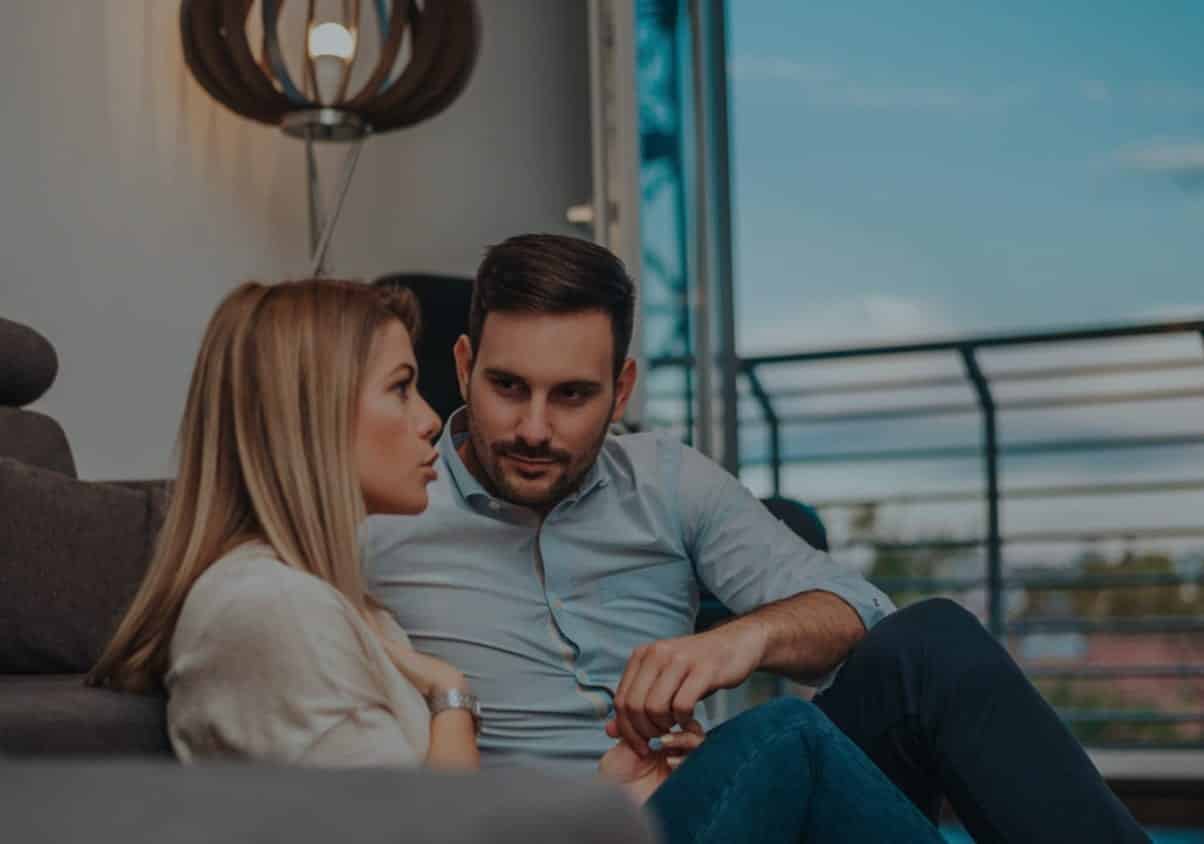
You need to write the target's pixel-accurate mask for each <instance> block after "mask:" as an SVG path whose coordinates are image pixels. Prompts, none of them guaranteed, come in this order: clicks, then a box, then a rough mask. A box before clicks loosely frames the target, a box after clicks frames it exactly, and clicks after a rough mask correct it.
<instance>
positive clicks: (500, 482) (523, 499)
mask: <svg viewBox="0 0 1204 844" xmlns="http://www.w3.org/2000/svg"><path fill="white" fill-rule="evenodd" d="M466 405H467V406H466V407H465V410H464V413H465V415H466V416H467V417H468V420H467V421H468V435H469V443H470V445H471V448H472V450H473V456H474V458H475V462H476V464H477V465H478V466H480V467H481V471H482V472H484V474H485V477H484V478H480V479H479V480H482V481H485V482H486V486H487V487H488V488H489V492H490V494H491V495H494V496H495V497H498V498H502V499H504V500H506V501H509V502H511V503H512V504H519V505H522V506H524V507H531V508H533V509H536V510H544V511H545V512H546V511H548V510H551V509H552V508H553V507H555V506H556V505H557V504H558V503H559V502H560V501H562V500H563V499H564V498H566V497H568V496H569V495H571V494H572V493H573V492H574V491H576V489H577V488H578V487H579V486H580V485H581V481H582V479H584V477H585V475H586V473H587V472H589V470H590V469H591V468H592V467H593V465H594V461H596V460H597V459H598V454H599V452H601V451H602V444H603V443H604V442H605V441H606V434H607V432H608V431H609V430H610V421H609V420H610V416H611V414H612V413H613V412H614V400H612V401H611V406H610V409H609V410H608V411H607V413H606V420H607V421H606V422H605V423H603V425H602V428H601V430H600V431H599V432H598V436H597V437H596V438H595V439H594V442H593V443H592V445H591V446H590V447H589V449H587V450H586V452H585V453H584V455H582V457H583V459H581V460H580V461H578V462H576V464H575V465H574V460H573V455H572V454H571V453H570V452H567V451H562V450H558V449H552V448H535V449H533V448H529V447H528V446H526V445H524V444H522V443H521V442H518V441H516V440H512V441H509V442H496V443H490V442H489V441H488V440H487V439H485V435H484V433H483V432H482V431H481V429H480V428H479V427H478V426H477V423H476V419H475V418H474V417H473V413H472V400H471V398H470V399H469V401H468V402H467V403H466ZM506 456H514V457H521V458H527V459H529V460H552V461H555V463H556V464H557V465H559V466H561V467H562V468H563V473H562V474H561V476H560V477H559V478H558V479H557V480H556V481H555V483H553V484H552V486H551V487H550V488H549V489H548V490H547V492H544V493H541V494H539V495H536V496H531V495H525V494H524V493H522V492H521V491H519V490H518V489H516V488H515V487H514V485H513V484H511V483H510V482H509V481H508V480H507V478H506V473H505V471H504V470H503V469H502V464H501V461H502V458H504V457H506Z"/></svg>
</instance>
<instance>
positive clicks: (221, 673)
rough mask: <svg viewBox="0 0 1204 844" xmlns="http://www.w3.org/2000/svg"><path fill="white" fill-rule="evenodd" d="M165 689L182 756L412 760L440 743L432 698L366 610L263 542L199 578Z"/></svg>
mask: <svg viewBox="0 0 1204 844" xmlns="http://www.w3.org/2000/svg"><path fill="white" fill-rule="evenodd" d="M382 615H383V616H384V618H383V619H382V620H384V621H385V625H383V626H385V627H387V629H388V630H389V632H390V633H391V634H392V635H394V636H396V637H397V638H398V639H399V640H400V641H402V642H403V643H404V644H406V645H407V646H409V639H408V637H407V636H406V634H405V632H404V631H403V630H402V629H401V628H400V627H398V626H397V624H396V623H395V622H394V621H393V620H392V618H391V617H388V616H387V614H382ZM165 685H166V687H167V692H168V702H167V726H168V736H169V738H170V740H171V744H172V747H173V748H174V749H175V752H176V755H177V756H178V757H179V758H180V760H181V761H183V762H195V761H199V760H202V759H213V758H223V757H224V758H230V757H243V758H252V759H260V760H264V761H269V762H278V763H284V764H302V765H315V766H331V767H334V766H339V767H341V766H365V765H368V766H402V767H414V766H417V765H419V764H421V763H422V761H423V759H424V758H425V757H426V753H427V749H428V747H429V746H430V712H429V710H428V708H427V705H426V702H425V701H424V700H423V699H422V696H421V695H420V694H419V693H418V690H417V689H415V688H414V687H413V685H411V684H410V683H409V681H407V680H406V679H405V678H404V677H403V676H402V675H401V673H400V672H399V671H398V670H397V669H396V668H395V667H394V665H393V663H392V662H390V660H389V658H388V656H387V655H386V653H385V650H384V648H383V647H381V645H380V642H379V641H378V640H377V638H376V636H375V634H374V633H373V632H372V630H371V629H370V627H369V625H368V624H367V623H366V622H365V621H364V619H363V618H362V617H361V616H360V614H359V613H358V612H357V611H356V609H355V608H354V607H353V606H352V605H351V603H350V602H349V601H348V600H347V599H346V598H345V597H343V595H342V594H340V593H339V592H338V591H337V590H336V589H335V588H334V587H332V586H331V585H330V584H328V583H326V582H324V581H323V580H321V579H319V578H317V577H314V576H313V575H310V574H307V573H305V572H302V571H298V570H297V569H294V568H290V567H289V566H287V565H286V564H285V563H283V562H282V561H281V560H280V559H279V558H278V557H277V556H276V555H275V553H274V551H273V550H272V549H271V548H270V547H269V546H267V545H264V544H262V543H248V544H245V545H241V546H239V547H238V548H235V549H234V550H233V551H231V552H230V553H228V554H226V555H225V556H224V557H222V558H221V559H220V560H218V561H217V562H215V563H214V564H213V565H211V566H210V567H209V569H207V570H206V571H205V573H204V574H203V575H201V577H200V578H199V579H198V580H197V582H196V583H195V584H193V587H192V590H191V591H190V592H189V593H188V597H187V598H186V599H185V601H184V608H183V611H182V612H181V615H180V619H179V622H178V624H177V625H176V630H175V634H174V635H173V637H172V640H171V646H170V665H169V670H168V672H167V675H166V677H165Z"/></svg>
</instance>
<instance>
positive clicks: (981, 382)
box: [961, 345, 1005, 637]
mask: <svg viewBox="0 0 1204 844" xmlns="http://www.w3.org/2000/svg"><path fill="white" fill-rule="evenodd" d="M961 355H962V362H963V363H964V364H965V367H966V376H967V377H968V378H969V379H970V383H972V384H973V385H974V392H975V393H976V394H977V395H978V406H979V409H980V410H981V411H982V438H983V458H984V461H985V469H986V495H987V627H988V628H989V629H990V631H991V633H992V634H994V635H995V636H999V637H1001V636H1003V634H1004V632H1005V631H1004V618H1003V539H1002V536H1001V535H1000V531H999V439H998V432H997V430H996V426H995V416H996V414H995V400H994V398H993V397H992V396H991V387H990V385H989V384H988V383H987V379H986V376H985V375H984V374H983V372H982V369H981V368H980V367H979V366H978V360H977V358H976V357H975V355H974V347H973V346H969V345H966V346H962V347H961Z"/></svg>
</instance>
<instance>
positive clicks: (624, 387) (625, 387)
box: [610, 358, 638, 422]
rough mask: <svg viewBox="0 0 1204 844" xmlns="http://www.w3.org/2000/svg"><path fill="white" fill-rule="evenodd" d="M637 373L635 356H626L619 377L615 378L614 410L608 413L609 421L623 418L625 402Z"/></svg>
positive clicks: (628, 397)
mask: <svg viewBox="0 0 1204 844" xmlns="http://www.w3.org/2000/svg"><path fill="white" fill-rule="evenodd" d="M637 374H638V373H637V367H636V364H635V358H627V360H625V361H623V368H622V369H620V370H619V377H618V378H616V379H615V410H614V413H612V414H611V415H610V421H611V422H618V421H619V420H620V419H622V418H623V413H624V411H626V410H627V402H628V400H630V399H631V393H632V391H633V390H634V389H635V379H636V377H637Z"/></svg>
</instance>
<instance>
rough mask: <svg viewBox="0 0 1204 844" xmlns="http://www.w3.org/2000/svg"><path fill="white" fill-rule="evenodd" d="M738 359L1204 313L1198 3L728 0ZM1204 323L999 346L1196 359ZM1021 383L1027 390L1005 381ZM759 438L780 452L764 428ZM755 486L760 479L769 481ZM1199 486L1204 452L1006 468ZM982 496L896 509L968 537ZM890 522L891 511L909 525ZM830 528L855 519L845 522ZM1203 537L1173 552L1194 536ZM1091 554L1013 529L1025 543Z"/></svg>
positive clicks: (1116, 384) (1120, 412)
mask: <svg viewBox="0 0 1204 844" xmlns="http://www.w3.org/2000/svg"><path fill="white" fill-rule="evenodd" d="M728 52H729V55H728V59H729V65H728V73H729V84H730V103H729V109H730V130H731V156H732V174H733V175H732V178H733V185H732V197H733V209H732V213H733V220H734V247H735V269H736V292H737V336H738V346H739V350H740V352H741V353H742V354H746V355H748V354H756V353H759V352H766V351H781V350H794V349H806V348H817V347H819V348H822V347H831V346H846V345H859V344H866V343H881V342H886V341H898V340H910V339H925V338H930V337H932V336H934V335H938V336H951V335H962V334H975V333H982V332H995V331H1011V330H1023V331H1031V330H1037V329H1044V328H1050V329H1053V328H1062V327H1071V326H1086V325H1095V324H1110V323H1127V322H1133V321H1138V320H1142V321H1144V320H1157V319H1162V318H1169V317H1173V316H1180V317H1196V318H1204V7H1202V6H1201V5H1200V4H1199V3H1198V2H1190V0H1188V1H1187V2H1159V3H1133V2H1118V1H1117V0H1093V2H1082V1H1081V0H1059V2H1058V3H1046V2H1024V3H1013V4H987V3H961V2H920V3H912V4H899V3H887V2H882V1H881V0H879V2H874V3H866V2H859V3H833V2H828V3H822V4H821V3H811V2H801V1H800V0H730V2H729V4H728ZM1200 353H1201V344H1200V338H1199V337H1194V336H1187V337H1180V338H1177V339H1174V340H1161V341H1155V342H1135V343H1109V344H1095V345H1088V346H1083V347H1079V348H1075V349H1068V348H1066V347H1060V348H1058V349H1055V350H1052V351H1049V352H1033V351H1025V352H1021V353H1011V354H995V355H988V356H986V357H987V359H986V360H985V361H984V366H985V367H986V368H987V369H988V371H999V370H1002V369H1006V368H1009V367H1025V366H1038V365H1040V366H1045V365H1065V364H1067V363H1090V362H1102V361H1108V360H1117V359H1121V358H1125V359H1128V360H1134V359H1149V358H1157V357H1180V356H1187V357H1191V356H1193V355H1197V356H1198V355H1200ZM959 371H961V370H960V363H959V362H958V361H957V360H956V359H950V358H944V359H938V358H925V359H910V360H905V361H898V362H893V363H889V364H888V363H883V362H881V361H875V362H873V363H871V364H868V365H863V366H861V367H836V366H826V367H824V368H822V369H815V370H811V371H807V372H804V371H802V370H800V369H798V368H795V369H794V370H793V371H789V370H784V371H778V372H771V373H768V377H767V381H769V382H771V383H772V384H776V385H777V386H782V385H785V384H787V383H796V384H797V383H804V384H805V383H814V382H819V381H823V382H839V381H842V380H856V379H858V378H875V377H882V376H883V375H884V374H895V375H898V374H907V375H915V374H922V373H933V372H940V373H957V372H959ZM1184 387H1186V388H1202V387H1204V378H1202V376H1201V373H1200V372H1199V371H1196V372H1190V371H1189V372H1179V373H1169V374H1165V375H1157V376H1150V375H1146V376H1139V377H1129V378H1127V379H1126V378H1111V379H1085V380H1084V381H1083V382H1082V383H1079V382H1078V381H1076V382H1074V383H1069V382H1068V383H1064V384H1063V383H1057V382H1054V383H1029V384H1018V385H1013V386H1009V387H1007V388H1005V387H1003V386H1002V385H1001V386H1000V388H999V389H1000V392H1001V394H1002V395H1003V396H1004V397H1007V396H1008V395H1012V396H1014V397H1021V396H1033V395H1054V394H1058V395H1065V394H1066V393H1068V392H1074V391H1076V390H1077V391H1081V392H1088V391H1093V390H1105V391H1106V390H1133V389H1151V388H1184ZM1009 391H1010V392H1009ZM930 401H935V402H942V401H970V402H972V401H973V393H972V392H970V390H969V388H968V387H962V388H954V389H951V390H947V391H943V392H941V391H929V392H920V393H914V392H913V393H908V394H902V393H900V394H897V395H885V396H874V397H870V398H868V399H857V398H852V399H850V398H848V397H844V398H840V399H832V400H828V399H803V400H799V401H796V402H795V403H794V405H792V406H790V405H789V404H788V403H787V405H788V406H787V407H784V408H779V410H787V411H788V410H789V409H791V407H792V408H793V409H794V410H799V411H811V412H818V411H827V410H838V409H846V408H850V407H856V406H869V405H881V404H915V403H924V402H930ZM1000 424H1001V430H1002V434H1003V437H1004V439H1005V440H1011V441H1021V440H1036V439H1042V438H1044V439H1056V438H1058V437H1063V438H1067V437H1082V436H1108V435H1116V436H1125V435H1136V434H1158V433H1175V432H1183V431H1196V432H1200V431H1204V401H1200V400H1185V401H1180V402H1162V403H1151V404H1144V405H1134V406H1105V407H1102V408H1100V407H1092V408H1085V409H1077V410H1069V411H1066V412H1056V413H1055V412H1050V413H1011V414H1004V415H1003V416H1002V417H1001V420H1000ZM978 426H979V420H978V419H977V418H976V417H975V416H973V415H970V416H965V417H957V418H944V419H936V420H922V421H919V422H911V423H892V424H889V425H882V424H873V423H857V424H841V425H832V426H827V427H824V426H807V427H799V428H795V429H793V430H792V431H791V432H790V433H789V434H788V435H787V438H786V439H787V450H793V451H796V452H809V453H822V452H825V451H834V450H835V451H840V450H848V449H853V448H857V447H867V446H871V445H872V446H874V447H879V448H886V447H890V446H904V445H960V444H974V443H976V442H977V440H978V436H979V427H978ZM743 437H744V443H745V445H744V447H743V454H745V455H746V456H747V455H755V454H757V453H763V440H760V439H759V437H760V435H759V434H758V433H757V432H756V430H755V429H752V428H746V429H745V430H744V432H743ZM742 477H743V478H744V479H745V480H746V482H747V483H749V485H750V486H751V487H752V488H753V489H754V491H758V492H761V493H764V492H765V491H767V483H768V480H767V475H766V473H765V472H764V471H762V470H759V469H755V468H754V469H746V470H745V471H744V472H743V473H742ZM1191 478H1204V448H1195V449H1192V448H1188V449H1182V450H1176V451H1175V452H1174V453H1170V451H1168V450H1162V451H1155V450H1149V451H1133V452H1113V453H1109V454H1105V455H1101V454H1098V453H1095V454H1084V455H1079V456H1077V457H1066V458H1054V457H1048V458H1042V459H1040V460H1012V461H1005V464H1004V471H1003V482H1004V485H1005V486H1009V485H1010V486H1022V485H1033V484H1043V483H1079V482H1082V483H1092V482H1095V481H1100V482H1105V481H1107V482H1119V481H1133V480H1160V479H1191ZM980 483H981V472H980V465H979V463H978V462H977V461H961V462H947V463H945V464H939V463H907V464H901V463H896V464H881V465H877V466H871V465H867V464H856V465H827V464H820V465H808V466H802V467H794V468H792V469H790V470H789V471H788V473H787V483H786V485H787V492H788V493H790V494H794V495H796V496H798V497H802V498H806V499H812V500H814V499H823V498H825V497H833V496H840V495H861V494H867V495H872V494H874V493H879V492H895V493H897V492H901V491H918V490H922V489H941V490H948V489H973V488H974V487H975V486H976V485H978V484H980ZM1200 512H1204V495H1201V494H1185V495H1178V496H1158V495H1148V496H1130V497H1119V498H1117V497H1111V498H1110V497H1095V498H1082V499H1067V500H1062V501H1058V502H1056V503H1051V502H1049V501H1042V500H1033V501H1027V502H1022V501H1016V502H1009V503H1008V504H1006V505H1005V510H1004V528H1005V531H1008V530H1043V529H1045V530H1048V529H1058V528H1061V527H1065V526H1067V525H1074V526H1076V527H1083V528H1087V527H1100V528H1112V527H1118V526H1124V525H1132V526H1150V527H1154V526H1172V525H1198V524H1199V519H1198V516H1199V513H1200ZM982 513H983V509H982V503H981V500H980V499H977V498H967V499H966V500H965V502H964V504H963V505H962V506H954V505H949V504H943V505H940V506H938V507H932V508H929V509H928V510H922V509H917V508H914V507H913V508H904V510H902V511H899V512H897V513H894V514H892V513H891V512H889V511H888V512H885V513H884V516H883V518H884V519H885V520H886V522H887V533H890V534H893V535H895V536H897V537H899V538H908V537H914V536H917V535H933V534H940V535H946V536H965V535H974V534H975V533H977V532H979V531H981V530H982ZM892 520H893V521H892ZM837 527H838V530H837V532H838V533H839V532H840V529H839V525H838V526H837ZM1202 545H1204V542H1201V541H1199V540H1192V541H1188V542H1185V543H1179V545H1178V550H1183V549H1184V548H1187V549H1192V548H1195V549H1199V548H1200V547H1201V546H1202ZM1074 553H1076V550H1075V549H1073V548H1067V547H1064V546H1059V547H1056V548H1055V547H1040V546H1035V547H1028V548H1025V547H1022V546H1015V547H1014V548H1012V549H1011V550H1010V551H1009V560H1013V561H1019V560H1021V559H1027V560H1029V561H1031V562H1032V563H1034V564H1036V563H1040V562H1047V563H1048V562H1054V561H1065V560H1067V559H1069V558H1070V557H1071V556H1073V554H1074Z"/></svg>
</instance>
